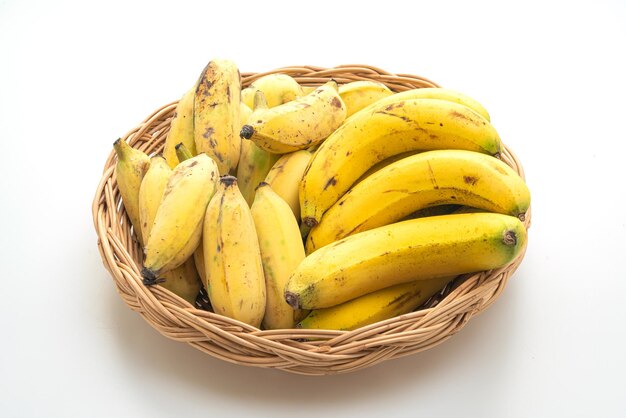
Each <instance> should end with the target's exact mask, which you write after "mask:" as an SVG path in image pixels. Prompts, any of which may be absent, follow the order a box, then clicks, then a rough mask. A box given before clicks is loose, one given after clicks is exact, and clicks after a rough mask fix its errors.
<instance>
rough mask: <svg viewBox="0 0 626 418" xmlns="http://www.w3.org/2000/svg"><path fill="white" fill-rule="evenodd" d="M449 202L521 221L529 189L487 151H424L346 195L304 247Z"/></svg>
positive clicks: (387, 169) (393, 166)
mask: <svg viewBox="0 0 626 418" xmlns="http://www.w3.org/2000/svg"><path fill="white" fill-rule="evenodd" d="M451 204H456V205H466V206H472V207H475V208H480V209H484V210H486V211H489V212H497V213H502V214H505V215H511V216H519V217H521V219H522V220H523V215H524V214H525V213H526V211H527V210H528V207H529V206H530V192H529V191H528V187H527V186H526V183H525V182H524V180H523V179H522V178H521V177H520V176H519V175H518V174H517V173H516V172H515V171H514V170H513V169H512V168H511V167H509V166H508V165H506V164H505V163H503V162H502V161H500V160H498V159H497V158H495V157H492V156H490V155H485V154H481V153H478V152H473V151H464V150H436V151H427V152H423V153H420V154H417V155H413V156H410V157H406V158H403V159H402V160H400V161H396V162H395V163H392V164H390V165H389V166H387V167H385V168H383V169H381V170H380V171H378V172H376V173H374V174H372V175H371V176H369V177H368V178H366V179H365V180H363V181H362V182H361V183H359V184H357V185H356V186H354V187H353V188H352V189H350V191H349V192H348V193H346V194H344V195H343V196H342V197H341V198H340V199H339V200H338V201H337V203H335V204H334V205H333V206H331V207H330V209H328V210H327V211H326V212H325V213H324V215H323V216H322V220H321V221H320V223H319V224H318V225H317V226H315V227H314V228H313V229H312V230H311V232H310V233H309V235H308V238H307V252H313V251H315V250H316V249H318V248H321V247H323V246H325V245H327V244H330V243H331V242H334V241H338V240H340V239H341V238H344V237H346V236H348V235H352V234H356V233H358V232H361V231H367V230H368V229H373V228H376V227H379V226H383V225H387V224H390V223H393V222H397V221H399V220H401V219H402V218H404V217H406V216H408V215H410V214H411V213H413V212H415V211H417V210H420V209H424V208H428V207H431V206H437V205H451Z"/></svg>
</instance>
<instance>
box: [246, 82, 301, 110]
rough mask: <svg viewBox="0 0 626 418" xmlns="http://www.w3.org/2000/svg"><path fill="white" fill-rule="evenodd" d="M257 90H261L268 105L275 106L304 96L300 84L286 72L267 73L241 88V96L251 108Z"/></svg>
mask: <svg viewBox="0 0 626 418" xmlns="http://www.w3.org/2000/svg"><path fill="white" fill-rule="evenodd" d="M257 91H262V92H263V94H264V95H265V98H266V99H267V105H268V106H269V107H276V106H278V105H281V104H283V103H287V102H290V101H292V100H295V99H296V98H297V97H301V96H304V92H303V91H302V87H301V86H300V84H298V82H297V81H296V80H294V79H293V77H291V76H289V75H287V74H268V75H266V76H263V77H261V78H259V79H257V80H255V81H254V82H253V83H252V84H251V85H250V87H247V88H245V89H243V90H242V91H241V98H242V100H243V101H244V103H245V104H246V105H248V107H249V108H251V109H254V94H255V93H256V92H257Z"/></svg>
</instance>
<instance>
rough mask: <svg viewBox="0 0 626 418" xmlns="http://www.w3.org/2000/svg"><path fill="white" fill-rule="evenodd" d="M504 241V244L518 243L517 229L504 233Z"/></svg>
mask: <svg viewBox="0 0 626 418" xmlns="http://www.w3.org/2000/svg"><path fill="white" fill-rule="evenodd" d="M502 242H503V243H504V245H511V246H513V245H515V244H517V235H515V231H511V230H508V231H506V232H505V233H504V237H503V238H502Z"/></svg>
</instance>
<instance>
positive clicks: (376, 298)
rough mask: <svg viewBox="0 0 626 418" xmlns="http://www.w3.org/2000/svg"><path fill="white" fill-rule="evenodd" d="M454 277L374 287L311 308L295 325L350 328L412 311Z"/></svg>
mask: <svg viewBox="0 0 626 418" xmlns="http://www.w3.org/2000/svg"><path fill="white" fill-rule="evenodd" d="M452 279H454V277H441V278H437V279H430V280H417V281H413V282H410V283H403V284H398V285H395V286H391V287H388V288H385V289H381V290H377V291H375V292H372V293H368V294H366V295H363V296H359V297H357V298H355V299H352V300H349V301H347V302H344V303H341V304H339V305H336V306H331V307H329V308H322V309H315V310H313V311H311V313H310V314H309V315H308V316H307V317H306V318H304V319H303V320H302V321H300V323H299V324H298V325H297V328H306V329H334V330H339V331H352V330H354V329H357V328H361V327H364V326H366V325H370V324H374V323H376V322H380V321H384V320H386V319H389V318H393V317H396V316H399V315H403V314H406V313H409V312H412V311H414V310H415V309H416V308H417V307H419V306H421V305H422V304H423V303H424V302H426V301H427V300H428V299H430V298H431V297H432V296H433V295H435V294H437V292H439V291H440V290H442V289H443V288H444V287H445V286H446V284H447V283H449V282H450V281H451V280H452Z"/></svg>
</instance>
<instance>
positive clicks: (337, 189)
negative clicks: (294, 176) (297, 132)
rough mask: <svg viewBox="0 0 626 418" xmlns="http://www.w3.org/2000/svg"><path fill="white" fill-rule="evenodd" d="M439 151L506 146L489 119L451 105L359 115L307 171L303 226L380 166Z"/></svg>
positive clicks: (409, 105)
mask: <svg viewBox="0 0 626 418" xmlns="http://www.w3.org/2000/svg"><path fill="white" fill-rule="evenodd" d="M390 97H391V96H390ZM384 100H385V99H383V101H384ZM435 149H466V150H469V151H477V152H482V153H485V154H490V155H496V154H499V153H500V149H501V143H500V137H499V136H498V133H497V132H496V130H495V129H494V128H493V126H492V125H491V123H489V122H488V121H487V120H486V119H485V118H483V117H482V116H480V115H479V114H478V113H476V112H474V111H473V110H471V109H469V108H468V107H466V106H463V105H460V104H458V103H453V102H450V101H446V100H439V99H411V100H404V101H399V102H396V103H393V104H391V105H387V104H384V103H383V104H380V102H377V103H375V104H373V105H371V106H369V107H367V108H366V109H363V110H361V111H360V112H357V113H355V114H354V115H352V117H350V119H348V120H347V121H346V122H345V123H344V124H343V125H342V126H341V127H340V128H339V129H337V130H336V131H335V132H334V133H333V134H332V135H330V136H329V137H328V138H327V139H326V140H325V141H324V142H323V143H322V145H321V146H320V147H319V149H318V150H317V151H316V152H315V154H314V155H313V158H312V160H311V162H310V164H309V166H308V167H307V170H306V172H305V174H304V178H303V180H302V184H301V190H300V207H301V211H302V214H301V215H302V222H303V223H304V224H305V225H307V226H308V227H313V226H315V225H316V224H317V223H318V222H319V221H320V219H321V217H322V214H323V213H324V212H325V211H326V210H327V209H328V208H329V207H331V206H332V205H333V204H334V203H335V202H336V201H337V200H338V199H339V198H340V197H341V196H342V195H343V194H344V193H345V192H346V191H348V190H349V189H350V187H352V185H353V184H354V182H355V181H357V180H358V179H359V177H361V176H362V175H363V174H364V173H365V172H367V170H368V169H369V168H370V167H372V166H373V165H374V164H376V163H377V162H379V161H382V160H384V159H386V158H389V157H391V156H393V155H396V154H400V153H402V152H407V151H413V150H420V151H426V150H435Z"/></svg>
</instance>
